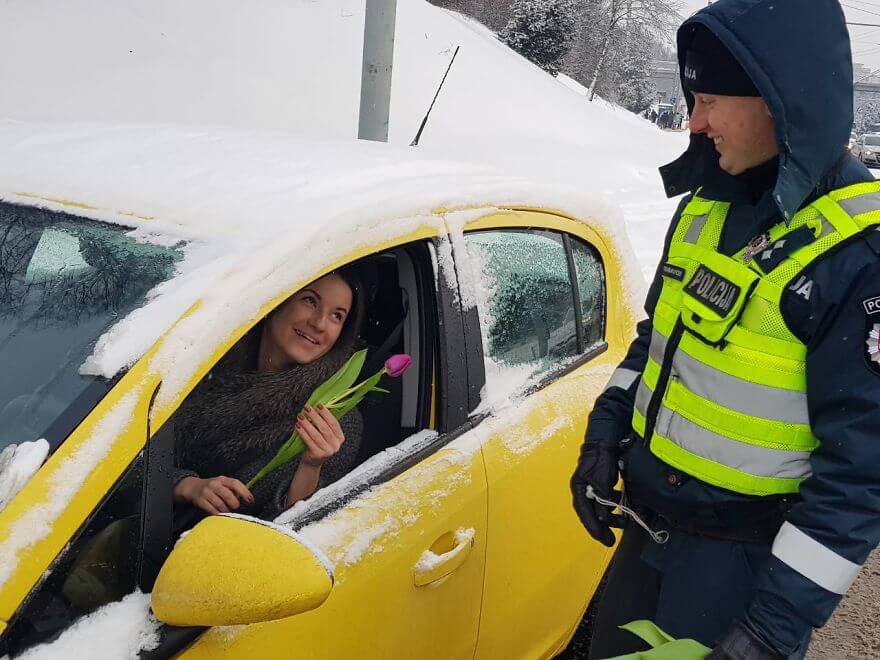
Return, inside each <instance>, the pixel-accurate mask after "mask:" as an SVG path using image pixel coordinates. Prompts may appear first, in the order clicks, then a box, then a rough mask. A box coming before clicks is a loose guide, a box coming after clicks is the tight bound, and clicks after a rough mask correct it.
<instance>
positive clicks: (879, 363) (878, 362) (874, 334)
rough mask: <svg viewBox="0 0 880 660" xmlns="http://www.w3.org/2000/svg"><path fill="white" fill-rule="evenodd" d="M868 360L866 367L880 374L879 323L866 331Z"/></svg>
mask: <svg viewBox="0 0 880 660" xmlns="http://www.w3.org/2000/svg"><path fill="white" fill-rule="evenodd" d="M865 345H866V349H865V350H866V351H867V355H866V357H867V358H868V366H869V367H871V369H873V370H874V371H876V372H877V373H880V323H875V324H874V325H873V327H871V328H869V329H868V339H867V340H866V341H865Z"/></svg>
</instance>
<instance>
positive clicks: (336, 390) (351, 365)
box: [307, 349, 367, 407]
mask: <svg viewBox="0 0 880 660" xmlns="http://www.w3.org/2000/svg"><path fill="white" fill-rule="evenodd" d="M366 359H367V349H363V350H360V351H358V352H357V353H354V354H353V355H352V356H351V357H350V358H348V360H347V361H346V363H345V364H343V365H342V366H341V367H340V368H339V370H338V371H337V372H336V373H335V374H333V375H332V376H330V378H328V379H327V380H326V381H324V382H323V383H322V384H321V385H319V386H318V387H317V388H315V391H314V392H312V396H310V397H309V400H308V402H307V403H308V405H310V406H312V407H314V406H316V405H317V404H319V403H326V402H327V401H329V400H330V399H332V398H333V397H335V396H337V395H339V394H341V393H342V392H344V391H345V390H347V389H348V388H349V387H351V386H352V385H354V381H356V380H357V377H358V376H360V374H361V369H363V368H364V361H365V360H366Z"/></svg>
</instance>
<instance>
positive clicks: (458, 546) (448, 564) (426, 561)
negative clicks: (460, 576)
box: [413, 529, 475, 587]
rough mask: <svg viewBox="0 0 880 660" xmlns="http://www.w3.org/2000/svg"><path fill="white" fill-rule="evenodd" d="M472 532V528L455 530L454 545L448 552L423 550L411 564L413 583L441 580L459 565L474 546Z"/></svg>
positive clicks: (417, 584)
mask: <svg viewBox="0 0 880 660" xmlns="http://www.w3.org/2000/svg"><path fill="white" fill-rule="evenodd" d="M474 534H475V532H474V530H473V529H459V530H458V531H457V532H455V545H453V546H452V550H450V551H449V552H444V553H443V554H440V555H438V554H436V553H434V552H431V551H430V550H425V552H423V553H422V556H421V557H420V558H419V561H418V563H417V564H416V565H415V566H413V582H415V585H416V586H417V587H423V586H425V585H427V584H431V583H432V582H436V581H437V580H441V579H443V578H445V577H446V576H447V575H449V574H450V573H452V572H453V571H454V570H456V569H457V568H458V567H459V566H461V565H462V564H463V563H464V561H465V559H467V558H468V555H469V554H470V553H471V550H472V549H473V547H474Z"/></svg>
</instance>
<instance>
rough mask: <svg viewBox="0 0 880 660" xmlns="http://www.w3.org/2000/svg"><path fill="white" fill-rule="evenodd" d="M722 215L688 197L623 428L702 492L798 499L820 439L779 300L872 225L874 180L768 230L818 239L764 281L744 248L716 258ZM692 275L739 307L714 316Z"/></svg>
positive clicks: (879, 219)
mask: <svg viewBox="0 0 880 660" xmlns="http://www.w3.org/2000/svg"><path fill="white" fill-rule="evenodd" d="M847 209H848V210H849V211H850V212H851V213H848V212H847ZM728 210H729V204H727V203H721V202H713V201H711V200H706V199H702V198H700V197H698V196H695V197H694V198H693V199H692V200H691V202H690V203H689V204H688V205H687V206H686V207H685V209H684V212H683V213H682V215H681V217H680V219H679V222H678V225H677V226H676V228H675V230H674V231H673V237H672V241H671V244H670V247H669V255H668V259H667V263H668V264H670V265H671V266H674V267H675V268H676V269H679V271H677V272H684V277H683V278H682V279H681V280H678V279H676V278H675V277H670V276H664V277H663V287H662V289H661V293H660V296H659V299H658V301H657V304H656V307H655V311H654V315H653V318H652V321H653V327H654V331H655V334H654V336H653V337H652V340H651V349H650V355H649V358H648V362H647V365H646V367H645V370H644V373H643V376H642V381H641V383H640V385H639V392H638V394H637V398H636V405H635V410H634V413H633V421H632V424H633V429H634V430H635V432H636V433H638V434H639V435H640V436H642V437H644V436H645V434H646V433H650V435H651V437H649V438H645V440H646V441H647V442H648V443H649V446H650V447H651V451H652V452H653V453H654V454H655V455H656V456H658V457H659V458H661V459H662V460H664V461H665V462H666V463H668V464H669V465H672V466H673V467H676V468H678V469H681V470H683V471H684V472H686V473H688V474H691V475H693V476H695V477H697V478H699V479H702V480H703V481H706V482H708V483H711V484H714V485H716V486H719V487H722V488H726V489H729V490H733V491H736V492H741V493H748V494H753V495H771V494H782V493H792V492H797V490H798V487H799V484H800V483H801V481H803V479H804V478H806V477H807V476H809V454H810V452H811V451H812V450H813V449H815V447H816V446H818V443H819V440H818V439H817V438H816V437H815V436H814V435H813V433H812V431H811V429H810V425H809V420H808V415H807V407H806V346H804V344H803V343H802V342H800V340H798V339H797V337H795V336H794V335H793V334H792V333H791V332H790V331H789V329H788V327H787V326H786V324H785V321H784V319H783V317H782V314H781V311H780V308H779V304H780V300H781V297H782V295H783V293H784V292H785V290H786V288H787V287H789V286H792V285H793V281H794V282H797V281H798V280H796V277H797V276H798V275H799V273H800V272H801V271H802V270H803V269H804V267H805V266H807V265H809V264H810V263H812V262H813V261H814V260H815V259H816V258H818V257H819V256H820V255H822V254H824V253H825V252H827V251H828V250H830V249H831V248H833V247H834V246H836V245H838V244H839V243H840V242H842V241H844V240H846V239H848V238H850V237H851V236H853V235H854V234H856V233H858V232H860V231H862V230H863V229H865V228H866V227H868V226H871V225H877V224H880V182H868V183H862V184H857V185H855V186H849V187H847V188H843V189H841V190H836V191H834V192H832V193H830V194H829V195H826V196H823V197H821V198H819V199H817V200H816V201H815V202H813V203H812V204H810V205H809V206H807V207H806V208H804V209H803V210H801V211H800V212H799V213H797V214H796V215H795V216H794V217H793V218H792V220H791V222H789V223H787V224H786V223H784V222H781V223H779V224H777V225H776V226H774V227H773V228H771V229H770V231H769V232H768V238H769V241H770V242H771V243H775V242H776V241H778V240H780V239H782V238H784V237H785V236H787V235H788V234H790V233H791V232H792V231H795V230H797V229H799V228H801V227H808V228H809V229H810V230H811V231H812V233H813V235H814V236H815V237H816V239H815V240H814V241H813V242H812V243H810V244H809V245H806V246H804V247H801V248H799V249H797V250H795V251H794V252H792V253H791V254H789V255H787V257H786V258H785V259H784V260H783V261H782V262H781V263H779V264H778V265H776V267H775V268H773V270H772V271H770V272H767V273H764V272H763V271H762V270H761V268H760V267H759V266H758V265H757V264H756V263H755V262H753V261H751V260H750V259H748V258H745V253H746V248H744V249H743V250H741V251H740V252H739V253H738V254H736V255H734V256H733V257H728V256H725V255H722V254H721V253H720V252H718V242H719V240H720V236H721V233H722V231H723V227H724V222H725V221H726V217H727V212H728ZM802 231H803V230H802ZM699 269H709V270H710V271H711V273H712V274H713V275H717V276H718V277H719V278H722V279H723V281H725V282H726V283H727V284H728V285H731V284H732V285H734V286H735V287H738V291H739V298H737V299H736V300H735V301H734V300H732V299H731V300H728V301H726V302H728V303H730V304H729V305H727V309H726V310H725V309H723V308H722V309H719V308H717V306H715V307H716V308H715V309H712V307H713V303H714V301H711V300H710V301H708V302H707V301H706V300H704V301H701V300H700V298H699V293H700V291H697V290H696V289H697V287H696V286H694V287H691V288H690V289H689V288H688V287H689V283H691V282H692V280H693V281H694V282H699V281H700V278H699V277H697V278H695V277H694V276H695V274H697V272H698V270H699ZM701 275H702V273H701ZM795 286H797V284H795ZM728 288H729V287H728ZM707 300H708V299H707ZM673 338H674V339H675V340H676V341H677V342H678V343H677V346H676V349H675V351H674V352H673V353H672V354H669V351H668V350H667V346H668V342H669V341H670V340H673ZM658 387H662V388H663V391H662V392H657V391H656V390H657V389H658ZM697 392H699V394H698V393H697ZM750 402H751V403H750ZM652 404H653V405H652ZM756 411H761V415H763V416H761V415H758V414H757V413H756ZM649 415H650V416H652V418H651V419H649Z"/></svg>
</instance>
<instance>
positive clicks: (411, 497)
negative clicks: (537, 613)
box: [181, 431, 486, 660]
mask: <svg viewBox="0 0 880 660" xmlns="http://www.w3.org/2000/svg"><path fill="white" fill-rule="evenodd" d="M473 434H474V432H473V431H471V432H468V433H465V434H464V435H463V436H460V437H458V438H456V439H455V440H454V441H453V442H452V443H451V445H450V446H448V447H446V448H443V449H440V450H439V451H438V452H436V453H435V454H433V455H431V456H430V457H428V458H426V459H425V460H424V461H422V462H421V463H419V464H418V465H416V466H415V467H413V468H410V469H409V470H407V471H406V472H404V473H403V474H402V475H400V476H399V477H397V478H395V479H394V480H393V481H392V482H388V483H386V484H383V485H381V486H379V487H377V488H375V489H373V490H372V491H371V492H369V493H367V494H366V495H364V496H362V497H360V498H358V499H357V500H355V501H353V502H351V503H350V504H349V505H347V506H345V507H343V508H342V509H340V510H338V511H336V512H335V513H333V514H331V515H330V516H328V518H326V519H325V520H322V521H319V522H317V523H314V524H313V527H312V529H310V528H309V527H306V528H305V529H304V530H302V531H301V532H300V534H301V535H302V536H303V537H305V538H307V539H315V538H321V539H323V536H322V534H324V533H329V534H332V535H334V538H333V539H332V540H331V541H329V542H327V543H326V544H325V545H324V548H322V549H324V550H325V552H326V554H327V555H328V557H329V559H330V561H331V562H333V563H334V564H335V566H336V570H335V575H334V586H333V590H332V591H331V592H330V596H329V598H328V599H327V600H326V601H325V602H324V604H323V605H321V606H320V607H319V608H317V609H316V610H312V611H310V612H304V613H302V614H299V615H297V616H295V617H290V618H287V619H282V620H280V621H274V622H268V623H263V624H256V625H252V626H247V627H244V628H238V629H235V630H233V631H229V630H226V629H223V628H216V629H212V630H210V631H209V632H207V633H206V634H204V635H203V636H202V637H201V638H199V640H198V641H197V642H196V643H195V644H194V645H193V646H191V647H190V648H189V649H188V650H187V651H186V652H184V653H183V654H182V655H181V657H184V658H187V659H188V660H189V659H190V658H192V659H200V658H216V657H242V658H248V657H250V658H289V657H291V655H294V656H296V657H300V658H327V659H331V658H391V657H408V658H429V657H449V658H472V657H473V654H474V647H475V645H476V641H477V632H478V629H479V620H480V615H479V613H480V600H481V595H482V589H483V586H482V585H483V570H484V562H485V551H486V478H485V473H484V468H483V460H482V454H481V452H480V451H479V448H478V447H476V446H475V445H473V440H474V439H473V437H472V436H473ZM468 447H470V450H468ZM462 528H463V529H469V530H473V532H474V535H473V538H474V545H473V548H472V549H471V551H470V554H469V556H468V557H467V558H466V559H465V561H464V562H463V563H462V564H461V566H460V567H459V568H458V569H457V570H455V571H454V572H453V573H451V574H450V575H448V576H447V577H445V578H442V579H440V580H439V581H437V582H435V583H433V584H429V585H426V586H423V587H417V586H415V584H414V579H413V568H414V567H415V565H416V564H417V563H418V562H419V560H420V559H421V556H422V553H423V552H424V551H426V550H428V549H430V548H431V547H434V548H435V550H437V554H439V553H440V552H441V551H442V552H446V551H448V550H449V548H448V547H439V546H442V545H444V543H443V541H446V540H448V539H449V538H450V537H451V536H453V535H454V534H455V532H456V531H457V530H459V529H462ZM442 537H447V538H446V539H443V538H442ZM441 539H442V540H441ZM324 540H325V541H326V539H324ZM438 540H441V543H440V544H438V545H435V543H436V542H437V541H438Z"/></svg>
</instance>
